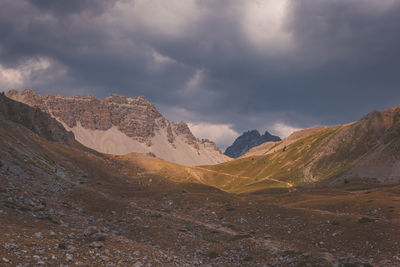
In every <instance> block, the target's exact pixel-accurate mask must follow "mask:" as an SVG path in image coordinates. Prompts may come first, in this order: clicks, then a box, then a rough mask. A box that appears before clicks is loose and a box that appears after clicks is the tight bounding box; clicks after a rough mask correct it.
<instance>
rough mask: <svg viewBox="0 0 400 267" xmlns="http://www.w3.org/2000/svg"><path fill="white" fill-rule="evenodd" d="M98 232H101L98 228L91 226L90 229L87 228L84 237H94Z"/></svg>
mask: <svg viewBox="0 0 400 267" xmlns="http://www.w3.org/2000/svg"><path fill="white" fill-rule="evenodd" d="M98 232H99V230H98V229H97V227H96V226H90V227H88V228H86V230H85V231H84V232H83V235H84V236H91V235H94V234H96V233H98Z"/></svg>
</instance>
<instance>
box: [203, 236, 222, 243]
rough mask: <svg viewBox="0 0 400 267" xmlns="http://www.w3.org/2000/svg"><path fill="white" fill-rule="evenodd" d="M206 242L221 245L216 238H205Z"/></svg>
mask: <svg viewBox="0 0 400 267" xmlns="http://www.w3.org/2000/svg"><path fill="white" fill-rule="evenodd" d="M203 240H204V241H207V242H210V243H219V241H218V240H217V239H215V238H210V237H204V238H203Z"/></svg>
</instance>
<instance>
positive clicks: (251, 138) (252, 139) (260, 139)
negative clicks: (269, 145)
mask: <svg viewBox="0 0 400 267" xmlns="http://www.w3.org/2000/svg"><path fill="white" fill-rule="evenodd" d="M280 140H281V138H280V137H278V136H275V135H271V134H270V133H269V132H268V131H265V133H264V134H263V135H260V133H259V132H258V131H257V130H252V131H248V132H244V133H243V134H242V135H241V136H239V137H238V138H236V140H235V142H233V144H232V145H231V146H229V147H228V148H227V149H226V150H225V153H224V154H225V155H227V156H229V157H231V158H238V157H240V156H242V155H243V154H245V153H246V152H247V151H249V150H250V149H251V148H253V147H255V146H258V145H261V144H263V143H265V142H277V141H280Z"/></svg>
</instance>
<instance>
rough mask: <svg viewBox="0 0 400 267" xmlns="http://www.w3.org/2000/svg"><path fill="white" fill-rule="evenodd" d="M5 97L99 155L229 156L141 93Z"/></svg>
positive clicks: (197, 161)
mask: <svg viewBox="0 0 400 267" xmlns="http://www.w3.org/2000/svg"><path fill="white" fill-rule="evenodd" d="M7 96H8V97H10V98H12V99H14V100H16V101H20V102H22V103H25V104H28V105H30V106H32V107H37V108H40V109H41V110H42V111H44V112H46V113H48V114H50V115H51V116H52V117H54V118H56V119H57V120H58V121H59V122H61V123H62V124H63V125H64V127H65V128H66V129H67V130H70V131H72V132H73V133H74V134H75V138H76V139H77V140H78V141H79V142H80V143H82V144H83V145H85V146H87V147H89V148H92V149H94V150H97V151H99V152H102V153H109V154H115V155H123V154H128V153H130V152H140V153H146V152H152V153H154V154H155V155H156V156H157V157H160V158H162V159H165V160H167V161H171V162H175V163H179V164H183V165H205V164H216V163H221V162H224V161H226V160H227V159H228V157H226V156H225V155H223V154H222V153H221V152H220V151H219V149H218V147H217V146H216V145H215V144H214V143H213V142H211V141H209V140H199V139H197V138H196V137H194V136H193V134H192V133H191V131H190V129H189V127H188V126H187V125H186V123H184V122H180V123H178V124H175V123H173V122H170V121H168V120H167V119H165V118H164V117H163V116H162V115H161V113H159V112H158V110H157V109H156V107H155V106H154V105H153V104H152V103H150V102H149V101H148V100H146V99H145V98H144V97H136V98H126V97H124V96H120V95H112V96H109V97H106V98H96V97H94V96H92V95H86V96H73V97H64V96H59V95H39V94H37V93H35V92H33V91H32V90H25V91H23V92H18V91H15V90H11V91H9V92H8V93H7Z"/></svg>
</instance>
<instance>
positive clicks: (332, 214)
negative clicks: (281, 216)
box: [282, 205, 400, 224]
mask: <svg viewBox="0 0 400 267" xmlns="http://www.w3.org/2000/svg"><path fill="white" fill-rule="evenodd" d="M282 207H285V208H289V209H294V210H302V211H308V212H313V213H318V214H321V215H331V216H339V217H355V218H357V219H361V218H363V217H368V218H370V219H374V220H377V221H383V222H388V223H395V224H400V220H399V219H392V220H388V219H385V218H382V217H376V216H370V215H366V214H364V215H363V214H357V213H348V212H333V211H328V210H319V209H313V208H302V207H291V206H285V205H283V206H282Z"/></svg>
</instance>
